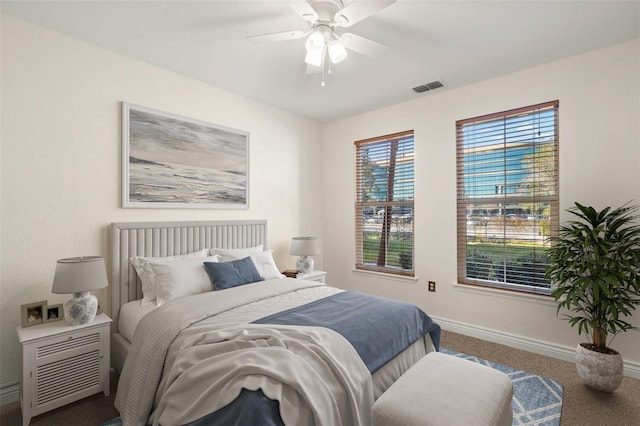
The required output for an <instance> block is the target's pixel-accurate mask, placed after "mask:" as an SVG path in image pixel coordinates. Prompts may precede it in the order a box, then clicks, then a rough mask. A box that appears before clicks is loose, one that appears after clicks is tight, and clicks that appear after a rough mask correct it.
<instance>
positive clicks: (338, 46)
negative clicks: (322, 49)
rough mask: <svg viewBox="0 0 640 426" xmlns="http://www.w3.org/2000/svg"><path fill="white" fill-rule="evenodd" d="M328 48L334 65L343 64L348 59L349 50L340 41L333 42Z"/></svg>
mask: <svg viewBox="0 0 640 426" xmlns="http://www.w3.org/2000/svg"><path fill="white" fill-rule="evenodd" d="M328 46H329V57H330V58H331V62H333V63H334V64H337V63H339V62H342V61H343V60H344V58H346V57H347V49H345V48H344V46H343V45H342V43H340V40H331V41H330V42H329V44H328Z"/></svg>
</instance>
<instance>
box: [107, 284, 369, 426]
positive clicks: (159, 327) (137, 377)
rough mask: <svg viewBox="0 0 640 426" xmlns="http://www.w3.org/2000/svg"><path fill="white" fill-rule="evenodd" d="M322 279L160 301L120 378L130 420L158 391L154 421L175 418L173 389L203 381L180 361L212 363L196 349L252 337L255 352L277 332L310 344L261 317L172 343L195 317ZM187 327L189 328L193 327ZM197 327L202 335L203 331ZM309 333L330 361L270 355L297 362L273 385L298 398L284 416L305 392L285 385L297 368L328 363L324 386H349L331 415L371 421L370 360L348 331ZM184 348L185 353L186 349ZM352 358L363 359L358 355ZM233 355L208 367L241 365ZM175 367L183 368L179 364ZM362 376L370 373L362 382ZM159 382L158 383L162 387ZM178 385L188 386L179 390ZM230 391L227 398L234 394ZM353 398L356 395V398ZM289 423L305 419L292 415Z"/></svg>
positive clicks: (275, 362) (289, 342)
mask: <svg viewBox="0 0 640 426" xmlns="http://www.w3.org/2000/svg"><path fill="white" fill-rule="evenodd" d="M318 286H324V285H323V284H321V283H316V282H310V281H302V280H293V279H281V280H270V281H269V282H268V284H266V283H264V284H262V285H252V288H251V292H250V296H249V297H248V298H247V292H246V289H243V288H242V287H236V288H231V289H227V290H224V297H222V295H221V294H220V293H221V292H209V293H203V294H199V295H195V296H189V297H185V298H182V299H177V300H175V301H172V302H171V303H168V304H166V305H163V306H160V307H159V308H157V309H155V310H154V311H152V312H150V313H149V314H147V315H146V316H145V317H144V318H143V320H142V321H141V322H140V324H139V325H138V327H137V329H136V333H135V338H134V341H133V343H132V346H131V349H130V352H129V355H128V357H127V360H126V362H125V365H124V368H123V371H122V374H121V376H120V383H119V386H118V392H117V395H116V402H115V406H116V408H117V409H118V410H119V411H120V414H121V418H122V420H123V423H124V425H125V426H126V425H144V424H146V422H147V420H148V418H149V416H150V413H151V411H152V408H153V405H154V399H155V401H156V407H157V408H156V410H155V411H156V412H157V413H156V412H154V414H153V419H154V420H155V421H158V420H160V421H162V423H163V424H173V420H172V419H174V418H173V417H172V416H174V415H176V414H173V413H174V412H175V411H176V410H174V409H173V408H172V406H171V404H172V403H171V395H176V394H178V393H180V392H182V391H184V389H186V388H190V387H191V386H195V383H197V380H195V381H193V382H190V380H187V378H188V377H189V374H187V375H186V376H184V378H183V377H182V374H177V373H178V372H180V373H183V371H180V369H183V368H184V369H186V370H185V371H189V370H191V371H192V372H197V371H199V370H200V369H201V368H205V369H206V368H208V367H206V366H205V367H203V366H201V365H197V364H199V362H198V356H200V355H198V354H200V352H203V353H206V352H209V354H214V356H215V354H217V353H221V352H220V351H222V350H223V349H221V348H224V347H225V346H228V344H231V345H236V344H238V342H239V341H244V343H243V344H245V345H247V344H248V345H249V346H248V351H247V353H252V354H254V355H252V356H255V354H256V353H257V351H256V350H249V348H250V347H251V345H254V346H256V345H258V346H259V345H261V344H263V343H264V342H268V341H273V339H276V343H275V345H276V346H275V347H276V348H278V347H279V348H282V345H284V346H285V347H288V348H291V347H296V348H297V347H298V346H300V347H302V346H304V345H301V342H302V340H300V339H303V337H302V334H299V333H297V332H296V333H294V334H292V330H291V329H290V328H286V327H280V326H277V327H274V326H269V327H266V326H257V325H255V326H251V327H249V328H247V330H249V329H250V330H253V331H251V332H249V331H247V333H249V334H248V335H246V336H242V334H238V332H237V330H239V329H235V330H236V331H235V334H234V331H233V330H234V329H233V328H231V329H229V330H226V331H225V332H224V333H226V334H224V333H223V334H220V330H217V331H215V332H214V333H213V334H211V333H209V331H207V333H206V334H205V335H203V334H202V333H198V334H196V335H195V336H196V337H193V339H191V338H185V339H183V341H182V345H180V346H178V349H175V346H176V345H175V344H174V345H173V346H172V343H173V342H174V341H180V339H178V336H179V335H180V336H184V335H185V333H182V334H180V333H181V331H183V330H185V331H186V330H187V329H188V328H189V327H190V326H191V325H192V324H194V325H195V328H196V329H197V328H199V327H198V324H195V323H198V322H200V321H203V320H205V319H206V318H209V317H211V316H220V317H224V316H225V314H227V313H229V312H233V311H234V310H235V309H242V308H240V307H242V306H246V304H247V303H249V302H252V301H259V300H263V299H267V298H270V297H273V296H277V295H281V294H285V293H292V292H296V291H297V290H301V289H307V288H312V287H318ZM243 287H245V286H243ZM203 322H204V321H203ZM193 328H194V327H191V328H189V330H192V329H193ZM245 328H246V327H245ZM267 329H270V330H271V331H269V332H267V331H266V330H267ZM229 333H231V334H229ZM261 333H262V337H261ZM264 333H272V334H273V335H272V336H271V337H270V338H269V339H267V338H265V335H264ZM186 334H187V335H188V333H186ZM198 335H199V337H197V336H198ZM229 338H231V340H229ZM202 339H203V340H202ZM221 339H222V340H221ZM225 339H226V340H225ZM238 339H240V340H238ZM243 339H244V340H243ZM277 339H280V341H279V342H277ZM306 339H312V340H311V341H312V342H316V343H314V345H315V347H316V348H318V347H324V346H325V345H326V346H327V347H326V351H325V352H324V355H322V356H324V357H325V361H324V362H325V365H322V364H320V363H316V364H315V366H314V367H313V368H312V369H311V370H307V371H306V372H302V373H301V372H299V371H298V370H296V369H289V368H287V365H288V364H287V363H284V364H283V363H282V362H281V361H282V359H281V358H279V357H280V356H281V354H282V350H281V349H280V350H279V352H278V356H274V357H272V358H271V360H270V361H269V362H268V363H267V364H269V363H270V365H271V367H272V372H275V371H287V370H291V371H289V373H290V374H289V376H288V377H283V381H282V383H280V384H276V383H274V386H271V390H269V392H271V395H275V394H274V393H273V392H275V393H278V392H282V394H281V395H280V396H287V397H290V398H292V399H290V401H291V402H287V400H286V399H287V398H285V400H284V401H281V416H283V420H284V418H288V416H294V415H296V413H295V412H296V411H298V409H299V407H297V406H296V402H295V398H299V397H300V396H299V395H298V396H296V397H293V396H291V391H290V390H287V385H286V383H287V381H290V380H294V379H295V380H298V379H299V378H297V377H294V376H295V375H296V374H302V375H306V377H307V379H308V378H309V377H311V376H313V374H319V373H318V372H319V371H322V378H323V380H324V374H326V372H327V371H332V373H331V374H330V375H329V376H328V377H331V376H333V378H329V379H327V380H328V382H326V384H325V386H326V387H327V388H328V389H330V390H331V392H336V389H335V386H338V383H340V382H342V384H341V385H340V386H345V385H346V387H344V389H345V390H344V397H345V398H346V399H345V398H343V400H342V401H341V402H336V403H335V407H334V414H333V415H334V416H338V415H339V416H341V418H345V416H346V417H347V418H351V419H355V420H353V422H354V424H359V422H364V423H362V424H367V422H368V420H369V415H370V411H371V404H372V402H373V397H371V398H370V396H369V393H370V375H369V373H368V371H366V367H364V364H363V363H362V361H361V359H360V357H359V356H357V354H356V353H355V350H354V349H353V348H352V347H351V345H350V344H349V343H348V342H346V340H344V338H342V336H339V335H338V334H336V333H333V332H330V331H326V330H323V331H319V329H316V328H314V329H313V331H312V333H311V334H310V335H309V336H308V337H306ZM231 341H235V343H228V342H231ZM214 342H215V343H214ZM224 342H227V343H224ZM285 342H286V343H285ZM317 342H322V344H321V345H317ZM202 343H204V344H202ZM307 343H309V342H307ZM220 344H221V345H220ZM345 345H346V346H345ZM170 348H172V349H171V350H172V351H175V353H170ZM263 349H264V348H263ZM183 350H184V351H183ZM183 352H184V354H185V355H184V356H183ZM287 352H290V353H289V354H287V355H286V357H288V358H296V359H298V361H300V362H301V361H302V359H305V357H308V356H317V355H318V354H319V353H320V352H315V354H316V355H314V353H312V352H308V353H306V351H304V350H302V349H300V350H296V351H291V350H290V349H289V350H288V351H287ZM274 353H275V351H274ZM352 354H355V356H351V355H352ZM167 356H168V359H167V364H166V366H165V357H167ZM194 356H195V358H194ZM260 356H262V355H260ZM223 358H224V357H223ZM226 358H231V357H226ZM354 360H357V363H356V362H355V361H354ZM228 361H229V360H228V359H227V360H226V361H222V362H221V363H218V364H217V366H216V365H213V366H212V367H210V368H211V369H212V371H214V373H215V371H216V369H220V371H222V369H223V368H229V367H233V368H235V367H237V366H235V367H234V366H232V365H229V362H228ZM263 361H264V360H263ZM354 363H355V364H354ZM358 363H359V364H360V366H361V367H362V368H364V371H366V374H364V375H363V370H361V369H360V368H356V364H358ZM225 364H226V365H225ZM285 364H287V365H285ZM163 366H165V368H167V369H170V368H171V370H168V374H167V373H165V374H164V378H162V371H163ZM172 366H173V367H172ZM185 366H187V367H185ZM175 368H177V369H178V370H175ZM312 370H313V371H312ZM341 375H344V377H341ZM214 376H215V374H214ZM265 377H268V376H265ZM363 377H366V378H367V379H366V380H365V381H364V382H363V380H364V378H363ZM161 378H162V382H161ZM251 380H253V382H251V383H252V384H253V385H255V384H256V383H257V382H255V380H257V379H251ZM264 380H266V379H264ZM367 380H368V382H367ZM314 381H315V382H316V383H313V384H314V385H317V379H315V380H314ZM367 383H368V384H367ZM354 384H355V385H356V386H355V387H354V386H351V385H354ZM219 385H221V383H219ZM198 386H206V383H204V382H203V383H200V384H199V385H198ZM229 386H232V387H234V388H239V387H242V386H240V384H239V382H237V381H235V382H234V383H233V384H230V385H229ZM360 388H361V390H362V392H360V393H358V392H357V390H358V389H360ZM156 389H158V394H157V395H156ZM180 389H182V390H181V391H178V390H180ZM216 390H217V388H216ZM263 392H264V389H263ZM304 392H316V393H321V392H322V391H320V390H313V389H311V388H310V387H309V388H307V389H306V390H305V391H304ZM165 393H168V395H167V396H166V395H165ZM221 393H223V392H210V393H209V394H210V395H209V396H208V397H207V398H217V397H219V396H220V395H219V394H221ZM265 393H266V392H265ZM216 394H218V395H216ZM285 394H286V395H285ZM268 395H269V394H268ZM316 397H317V398H318V402H317V404H316V403H315V402H314V404H310V406H309V407H308V409H307V414H302V415H303V416H307V418H309V416H311V415H313V414H312V413H313V412H314V410H317V409H318V407H323V408H322V409H325V408H324V407H325V406H326V401H325V402H322V401H323V397H322V396H321V395H319V394H318V395H317V396H315V397H314V398H316ZM178 398H180V397H179V396H178ZM225 398H227V399H228V398H229V397H225ZM231 399H234V398H231ZM276 399H277V398H276ZM176 401H178V402H176V404H178V405H179V406H180V411H181V412H182V411H190V410H192V409H193V410H194V412H196V413H200V412H204V413H205V414H207V413H209V412H212V411H214V410H213V409H212V408H211V406H210V407H208V408H206V409H205V408H196V407H195V406H194V407H191V406H190V407H189V410H185V406H184V405H182V402H179V399H178V400H176ZM314 401H315V400H314ZM354 402H357V403H356V404H355V405H354V404H353V403H354ZM207 403H211V401H208V402H207ZM215 404H222V405H220V406H223V405H224V404H223V399H220V400H217V401H216V402H215ZM318 404H319V405H318ZM359 404H361V405H362V409H357V410H356V409H355V408H354V407H355V406H358V405H359ZM196 405H197V404H196ZM314 405H317V406H314ZM176 406H177V405H176ZM287 407H289V408H287ZM293 407H295V409H290V408H293ZM163 415H164V416H167V417H166V419H167V420H166V423H165V420H164V419H165V417H162V416H163ZM322 415H323V416H324V415H325V413H324V412H322ZM195 416H197V414H195ZM200 417H202V416H200ZM313 417H314V418H318V419H319V417H316V416H315V415H313ZM197 418H199V417H194V419H193V420H195V419H197ZM176 419H177V418H176ZM181 421H182V420H180V421H178V423H180V422H181ZM346 423H351V421H347V422H346ZM291 424H301V423H298V422H297V421H294V422H293V423H291ZM310 424H312V423H310Z"/></svg>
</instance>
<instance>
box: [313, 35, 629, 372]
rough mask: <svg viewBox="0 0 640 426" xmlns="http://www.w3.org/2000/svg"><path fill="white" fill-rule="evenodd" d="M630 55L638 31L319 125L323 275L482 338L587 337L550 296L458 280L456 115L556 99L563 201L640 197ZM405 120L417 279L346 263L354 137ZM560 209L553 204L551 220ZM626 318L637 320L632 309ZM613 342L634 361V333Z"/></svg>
mask: <svg viewBox="0 0 640 426" xmlns="http://www.w3.org/2000/svg"><path fill="white" fill-rule="evenodd" d="M639 62H640V41H638V40H636V41H633V42H628V43H624V44H620V45H616V46H613V47H609V48H606V49H602V50H598V51H593V52H590V53H586V54H583V55H580V56H576V57H572V58H568V59H565V60H562V61H558V62H554V63H550V64H547V65H543V66H539V67H536V68H532V69H528V70H525V71H522V72H518V73H514V74H510V75H507V76H504V77H501V78H496V79H492V80H488V81H484V82H481V83H478V84H473V85H469V86H466V87H462V88H459V89H455V90H441V91H434V92H433V93H431V94H427V95H423V96H417V99H416V100H414V101H410V102H406V103H403V104H399V105H395V106H392V107H389V108H385V109H380V110H377V111H373V112H369V113H366V114H361V115H358V116H354V117H349V118H346V119H343V120H341V121H336V122H333V123H330V124H329V125H327V126H325V128H324V132H325V133H324V135H323V145H324V146H326V149H325V150H324V155H325V163H326V164H329V163H331V164H332V173H330V174H327V175H326V178H325V182H324V191H325V192H324V199H323V205H324V209H325V210H324V213H325V214H324V236H323V242H324V254H325V258H324V265H325V269H326V270H328V271H329V276H330V281H331V282H335V283H337V284H344V285H345V286H348V287H352V288H357V289H361V290H363V291H367V292H371V293H375V294H378V295H382V296H388V297H392V298H398V299H403V300H406V301H410V302H413V303H416V304H418V305H419V306H421V307H422V308H424V309H425V310H426V312H428V313H429V314H431V315H433V316H436V317H437V318H439V319H442V320H443V323H445V324H447V325H449V326H451V325H453V326H455V327H456V328H459V329H464V330H467V331H469V332H472V333H473V332H475V333H477V334H479V335H482V336H483V337H487V336H493V335H500V337H501V338H506V340H507V341H510V342H511V343H513V342H516V343H517V342H520V343H523V344H524V346H526V347H527V348H529V349H534V348H535V347H540V348H543V347H544V348H545V350H547V349H549V348H554V349H551V351H553V350H557V351H559V352H563V351H567V350H571V349H570V348H574V347H575V345H577V343H578V342H579V341H585V340H587V339H586V338H579V337H578V335H577V330H576V329H572V328H570V326H569V325H568V324H567V323H566V322H565V321H563V320H559V319H557V318H556V312H555V309H556V308H555V303H552V302H550V301H549V300H548V298H544V297H536V296H519V295H515V294H512V293H506V292H499V291H489V290H485V291H478V290H475V291H473V290H470V289H469V287H468V286H460V285H457V283H456V281H457V280H456V153H455V144H456V141H455V121H456V120H459V119H464V118H470V117H476V116H479V115H483V114H488V113H492V112H498V111H505V110H509V109H512V108H517V107H521V106H527V105H533V104H536V103H540V102H544V101H551V100H555V99H558V100H559V101H560V112H559V117H560V203H561V208H562V209H563V210H564V209H566V208H568V207H570V206H571V205H573V202H574V201H579V202H582V203H587V204H592V205H594V206H597V207H599V208H602V207H605V206H607V205H620V204H623V203H625V202H627V201H629V200H635V201H636V202H637V203H640V168H639V163H638V158H640V132H639V129H638V122H639V118H640V109H639V103H640V96H639V88H640V86H639V82H640V65H639ZM472 65H473V64H470V66H472ZM445 83H446V81H445ZM409 129H414V131H415V144H416V146H415V152H416V153H415V170H416V175H415V179H416V184H415V185H416V186H415V190H416V192H415V200H416V201H415V218H416V222H415V239H416V245H415V264H416V274H417V277H418V280H417V282H407V281H398V280H390V279H387V278H384V277H381V276H372V275H370V274H363V273H357V272H354V271H353V265H354V259H355V255H354V243H353V241H354V238H353V235H354V224H353V220H352V219H351V218H352V216H353V197H354V189H353V184H352V182H353V180H354V171H353V167H354V165H353V141H355V140H360V139H365V138H369V137H374V136H379V135H385V134H390V133H394V132H399V131H403V130H409ZM349 183H351V184H349ZM566 219H568V214H566V213H564V212H563V213H562V214H561V220H566ZM427 280H434V281H436V283H437V291H436V292H435V293H428V292H427ZM632 322H633V323H634V324H635V325H636V326H640V311H636V312H635V314H634V316H633V318H632ZM496 332H497V334H496ZM613 347H614V348H616V349H619V350H620V351H621V352H622V354H623V357H624V359H625V360H626V361H627V362H628V363H631V365H632V366H634V369H635V370H636V371H640V369H638V367H640V333H638V332H636V331H631V332H628V333H626V334H625V335H619V336H618V337H617V338H616V339H615V340H614V342H613ZM628 365H629V364H628Z"/></svg>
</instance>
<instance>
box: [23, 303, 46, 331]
mask: <svg viewBox="0 0 640 426" xmlns="http://www.w3.org/2000/svg"><path fill="white" fill-rule="evenodd" d="M46 306H47V302H46V301H45V300H43V301H41V302H34V303H27V304H25V305H22V306H20V317H21V319H22V321H21V324H22V327H31V326H32V325H36V324H42V322H43V320H44V315H45V307H46Z"/></svg>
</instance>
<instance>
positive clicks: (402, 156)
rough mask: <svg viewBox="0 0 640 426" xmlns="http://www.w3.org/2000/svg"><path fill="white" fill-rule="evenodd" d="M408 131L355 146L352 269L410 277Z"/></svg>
mask: <svg viewBox="0 0 640 426" xmlns="http://www.w3.org/2000/svg"><path fill="white" fill-rule="evenodd" d="M413 154H414V140H413V131H406V132H402V133H396V134H392V135H386V136H381V137H377V138H372V139H366V140H361V141H356V142H355V160H356V182H355V183H356V197H355V198H356V200H355V229H356V265H355V267H356V269H361V270H369V271H376V272H384V273H390V274H397V275H406V276H414V261H413V254H414V243H413V234H414V226H413V224H414V214H413V200H414V162H413Z"/></svg>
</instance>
